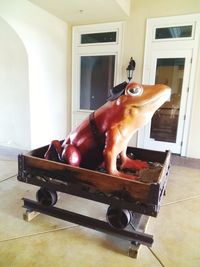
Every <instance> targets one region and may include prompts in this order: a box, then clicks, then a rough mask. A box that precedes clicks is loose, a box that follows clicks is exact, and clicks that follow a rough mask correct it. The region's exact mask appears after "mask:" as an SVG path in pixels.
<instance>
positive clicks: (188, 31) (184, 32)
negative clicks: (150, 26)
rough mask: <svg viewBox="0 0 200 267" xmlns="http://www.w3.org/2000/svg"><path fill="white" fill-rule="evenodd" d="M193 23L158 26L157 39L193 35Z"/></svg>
mask: <svg viewBox="0 0 200 267" xmlns="http://www.w3.org/2000/svg"><path fill="white" fill-rule="evenodd" d="M192 28H193V25H185V26H174V27H163V28H156V31H155V39H174V38H189V37H192Z"/></svg>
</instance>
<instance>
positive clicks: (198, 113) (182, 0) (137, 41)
mask: <svg viewBox="0 0 200 267" xmlns="http://www.w3.org/2000/svg"><path fill="white" fill-rule="evenodd" d="M131 3H132V6H131V13H130V17H129V18H128V19H127V21H126V27H125V38H124V40H125V44H124V56H123V66H122V69H125V68H126V66H127V63H128V61H129V59H130V57H131V56H132V57H133V58H134V59H135V61H136V63H137V67H136V71H135V80H136V81H138V82H141V81H142V71H143V60H144V46H145V33H146V20H147V18H157V17H168V16H175V15H185V14H192V13H200V1H199V0H190V1H188V0H168V1H164V0H151V1H148V0H132V1H131ZM198 62H200V60H199V61H198ZM199 64H200V63H199ZM124 75H125V74H124ZM199 77H200V67H199V66H198V70H197V73H196V81H195V85H196V86H195V88H194V97H193V107H192V116H191V122H190V129H189V138H188V145H187V152H186V153H187V154H186V156H188V157H194V158H200V138H199V136H200V123H199V118H200V108H199V99H200V78H199ZM124 78H125V77H124ZM136 140H137V135H135V137H134V138H133V140H132V144H136ZM198 148H199V149H198Z"/></svg>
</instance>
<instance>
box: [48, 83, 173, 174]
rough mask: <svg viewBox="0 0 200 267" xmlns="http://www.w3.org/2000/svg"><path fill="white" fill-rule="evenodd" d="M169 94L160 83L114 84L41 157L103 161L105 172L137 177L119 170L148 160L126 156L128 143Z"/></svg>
mask: <svg viewBox="0 0 200 267" xmlns="http://www.w3.org/2000/svg"><path fill="white" fill-rule="evenodd" d="M170 94H171V89H170V88H169V87H168V86H166V85H163V84H156V85H140V84H138V83H135V82H132V81H131V82H129V83H126V82H124V83H122V84H120V85H118V86H116V87H114V88H113V89H112V90H111V96H110V97H109V98H108V101H107V102H106V103H105V104H104V105H103V106H101V107H100V108H99V109H97V110H96V111H95V112H93V113H92V114H90V116H89V117H88V118H87V119H85V120H84V121H83V122H82V123H81V124H80V125H79V126H78V127H77V128H76V129H75V130H73V131H72V132H71V133H70V134H69V135H68V136H67V137H66V139H65V140H64V142H60V141H57V140H54V141H52V143H51V144H50V146H49V148H48V150H47V152H46V153H45V155H44V158H45V159H48V160H55V161H59V162H64V163H66V164H70V165H72V166H77V167H79V166H80V167H83V168H88V169H96V168H98V167H99V166H100V165H102V164H104V168H105V170H106V172H107V173H108V174H111V175H115V176H119V177H124V178H128V179H136V176H134V175H130V174H127V173H124V172H123V171H122V169H127V168H128V169H135V170H140V169H145V168H148V163H147V162H145V161H141V160H136V159H135V160H134V159H131V158H129V157H128V156H127V154H126V150H127V145H128V143H129V141H130V139H131V137H132V136H133V135H134V133H135V132H136V131H137V130H138V129H140V128H141V127H143V126H144V125H145V124H146V123H148V122H149V121H150V120H151V118H152V116H153V114H154V112H155V111H156V110H157V109H158V108H159V107H160V106H161V105H162V104H163V103H164V102H166V101H167V100H168V99H169V98H170ZM117 159H119V160H117ZM117 162H120V166H117V165H118V164H117Z"/></svg>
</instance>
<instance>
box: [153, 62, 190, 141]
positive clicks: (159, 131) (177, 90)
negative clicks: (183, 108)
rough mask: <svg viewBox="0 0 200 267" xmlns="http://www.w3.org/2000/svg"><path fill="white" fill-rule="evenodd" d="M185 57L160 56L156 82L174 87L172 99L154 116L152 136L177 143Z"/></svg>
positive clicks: (157, 139) (158, 139) (159, 139)
mask: <svg viewBox="0 0 200 267" xmlns="http://www.w3.org/2000/svg"><path fill="white" fill-rule="evenodd" d="M184 66H185V58H158V59H157V65H156V77H155V83H157V84H158V83H163V84H166V85H168V86H169V87H171V88H172V92H171V100H170V102H166V103H165V104H164V105H163V106H162V107H160V108H159V109H158V110H157V111H156V113H155V114H154V116H153V118H152V123H151V130H150V138H152V139H154V140H156V141H162V142H170V143H176V140H177V129H178V120H179V112H180V102H181V95H182V84H183V75H184Z"/></svg>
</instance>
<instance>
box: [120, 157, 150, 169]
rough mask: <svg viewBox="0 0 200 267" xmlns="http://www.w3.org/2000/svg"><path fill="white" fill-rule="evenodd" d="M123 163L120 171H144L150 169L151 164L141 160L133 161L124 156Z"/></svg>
mask: <svg viewBox="0 0 200 267" xmlns="http://www.w3.org/2000/svg"><path fill="white" fill-rule="evenodd" d="M121 161H122V163H121V165H120V169H134V170H142V169H148V168H149V164H148V163H147V162H146V161H143V160H139V159H131V158H129V157H128V156H122V157H121Z"/></svg>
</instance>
